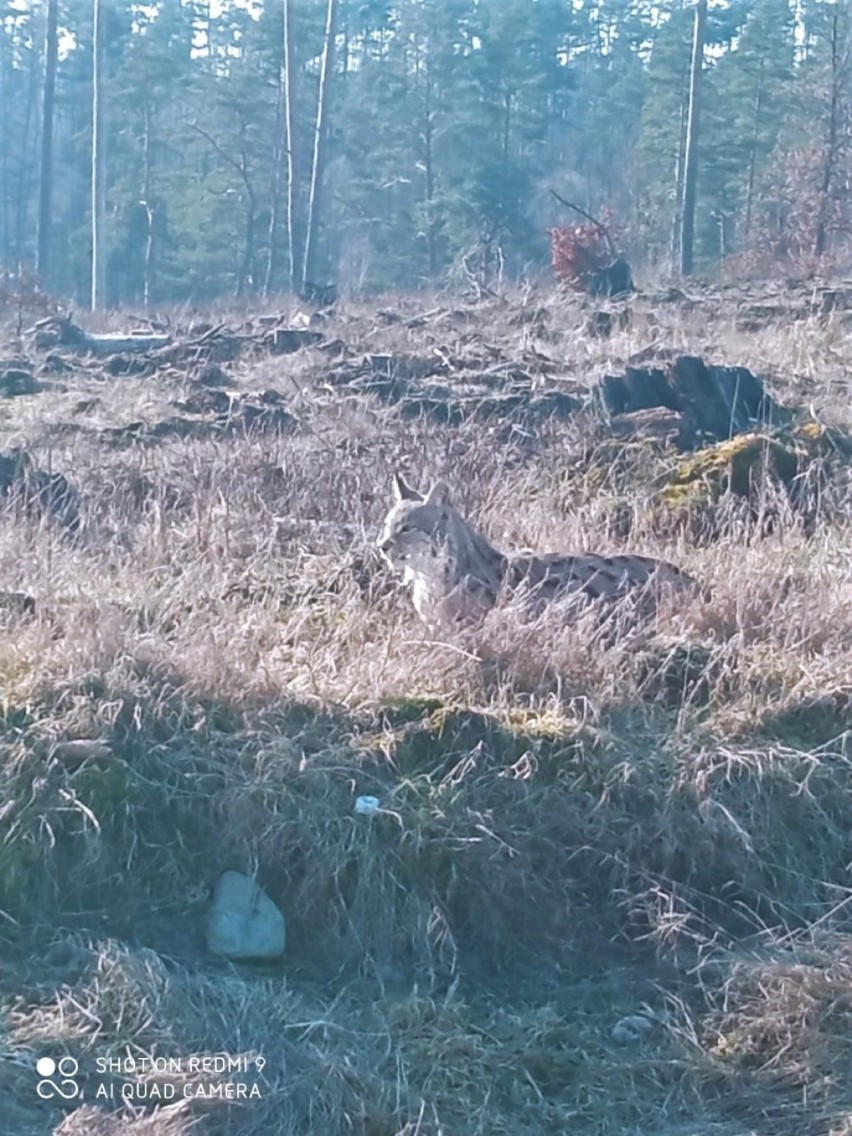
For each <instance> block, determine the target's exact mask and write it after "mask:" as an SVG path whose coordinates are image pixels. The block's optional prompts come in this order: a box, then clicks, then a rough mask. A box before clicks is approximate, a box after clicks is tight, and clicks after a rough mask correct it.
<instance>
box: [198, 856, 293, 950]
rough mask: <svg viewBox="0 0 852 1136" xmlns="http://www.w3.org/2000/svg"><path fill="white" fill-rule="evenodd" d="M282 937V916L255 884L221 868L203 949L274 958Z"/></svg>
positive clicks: (282, 942) (282, 948)
mask: <svg viewBox="0 0 852 1136" xmlns="http://www.w3.org/2000/svg"><path fill="white" fill-rule="evenodd" d="M285 941H286V935H285V926H284V916H283V915H282V914H281V912H280V911H279V910H278V908H277V907H276V906H275V904H274V903H273V902H272V900H271V899H270V898H269V896H268V895H267V894H266V892H264V891H263V890H262V888H261V887H260V886H259V884H258V883H257V882H256V881H255V880H253V879H251V877H249V876H245V875H243V873H242V872H231V871H229V872H223V873H222V875H221V876H220V877H219V880H218V883H217V884H216V889H215V891H214V893H213V901H212V903H211V905H210V911H209V913H208V916H207V949H208V950H209V951H210V953H211V954H214V955H223V956H224V957H225V958H231V959H263V958H277V957H278V956H279V955H280V954H282V953H283V951H284V945H285Z"/></svg>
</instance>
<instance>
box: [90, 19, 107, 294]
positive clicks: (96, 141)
mask: <svg viewBox="0 0 852 1136" xmlns="http://www.w3.org/2000/svg"><path fill="white" fill-rule="evenodd" d="M93 3H94V28H95V38H94V46H93V52H92V311H93V312H96V311H98V310H99V309H100V308H102V307H103V306H104V302H105V300H106V248H105V232H104V230H105V219H106V218H105V214H106V202H105V191H106V177H105V169H104V112H103V108H104V100H103V70H104V26H103V0H93Z"/></svg>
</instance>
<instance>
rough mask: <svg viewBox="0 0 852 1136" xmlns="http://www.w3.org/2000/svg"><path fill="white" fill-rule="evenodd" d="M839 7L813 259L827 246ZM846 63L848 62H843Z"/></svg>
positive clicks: (835, 150)
mask: <svg viewBox="0 0 852 1136" xmlns="http://www.w3.org/2000/svg"><path fill="white" fill-rule="evenodd" d="M840 55H841V53H840V8H839V6H836V7H835V9H834V17H833V19H832V21H831V95H830V102H829V112H828V138H827V139H826V144H825V164H824V166H823V171H822V179H821V181H820V187H819V206H818V212H817V228H816V237H815V239H814V256H817V257H819V256H822V255H823V254H824V253H825V251H826V249H827V247H828V217H829V203H830V195H831V186H832V182H833V181H834V177H835V173H836V170H837V163H838V158H839V151H840V145H839V133H840V132H839V130H838V120H839V117H840V114H839V112H840V101H841V100H840V95H841V85H842V72H843V70H844V68H843V66H842V64H841V58H840ZM845 62H846V64H848V62H849V61H848V59H847V60H845Z"/></svg>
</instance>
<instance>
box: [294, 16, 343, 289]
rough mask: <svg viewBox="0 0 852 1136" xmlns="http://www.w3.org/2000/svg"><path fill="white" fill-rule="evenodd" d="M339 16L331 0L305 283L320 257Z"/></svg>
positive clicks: (327, 24) (315, 140)
mask: <svg viewBox="0 0 852 1136" xmlns="http://www.w3.org/2000/svg"><path fill="white" fill-rule="evenodd" d="M336 19H337V0H328V8H327V9H326V18H325V36H324V39H323V47H322V66H321V69H320V83H319V95H318V97H317V122H316V128H315V130H314V157H313V165H312V167H311V191H310V197H309V198H308V230H307V236H306V238H305V262H304V265H303V266H302V286H303V287H304V285H305V284H306V283H307V282H308V280H310V279H311V275H312V272H313V269H314V267H315V266H314V260H315V258H316V244H317V230H318V228H319V219H320V207H321V200H320V195H321V190H322V180H323V172H324V168H323V167H324V164H325V139H326V132H327V128H328V102H329V85H330V84H329V80H330V78H331V66H332V59H333V56H334V27H335V22H336Z"/></svg>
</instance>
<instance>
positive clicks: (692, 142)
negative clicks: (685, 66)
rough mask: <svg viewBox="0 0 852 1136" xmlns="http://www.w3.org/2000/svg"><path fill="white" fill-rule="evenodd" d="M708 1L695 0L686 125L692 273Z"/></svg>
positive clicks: (685, 271)
mask: <svg viewBox="0 0 852 1136" xmlns="http://www.w3.org/2000/svg"><path fill="white" fill-rule="evenodd" d="M706 22H707V0H695V32H694V35H693V38H692V68H691V71H690V76H689V118H688V121H687V126H686V165H685V167H684V172H683V220H682V222H681V233H680V271H681V273H682V275H684V276H689V275H690V274H691V272H692V265H693V249H694V244H695V199H696V190H697V187H698V130H699V119H700V110H701V71H702V67H703V65H704V25H705V23H706Z"/></svg>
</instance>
